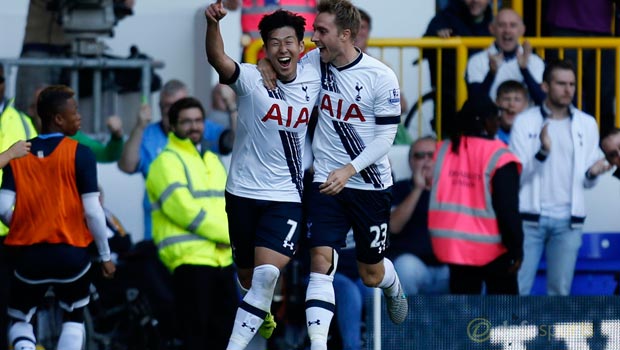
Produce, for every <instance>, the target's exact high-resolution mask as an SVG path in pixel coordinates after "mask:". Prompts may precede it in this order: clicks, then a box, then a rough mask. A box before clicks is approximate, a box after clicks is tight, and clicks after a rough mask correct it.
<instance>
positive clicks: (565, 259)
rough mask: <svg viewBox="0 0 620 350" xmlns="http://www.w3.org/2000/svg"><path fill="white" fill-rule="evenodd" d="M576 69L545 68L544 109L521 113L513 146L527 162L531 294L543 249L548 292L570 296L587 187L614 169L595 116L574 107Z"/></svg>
mask: <svg viewBox="0 0 620 350" xmlns="http://www.w3.org/2000/svg"><path fill="white" fill-rule="evenodd" d="M575 76H576V75H575V69H574V67H573V65H572V63H571V62H570V61H565V60H560V61H552V62H550V63H549V64H548V65H547V67H546V68H545V72H544V74H543V83H542V89H543V91H544V92H545V93H546V94H547V98H546V99H545V100H544V102H543V104H542V105H541V106H540V108H530V109H529V110H527V111H526V112H524V113H522V114H520V115H519V118H517V120H516V121H515V124H514V126H513V127H512V133H511V136H510V149H511V150H512V151H513V152H514V153H515V155H516V156H517V157H519V159H520V160H521V162H522V164H523V171H522V173H521V185H520V186H521V188H520V192H519V211H520V212H521V215H522V218H523V233H524V240H523V251H524V255H523V265H522V266H521V270H520V271H519V292H520V294H521V295H528V294H530V291H531V289H532V285H533V283H534V278H535V277H536V271H537V269H538V264H539V262H540V258H541V255H542V252H543V250H545V256H546V260H547V294H548V295H568V294H569V293H570V290H571V284H572V281H573V273H574V270H575V263H576V261H577V253H578V251H579V247H580V246H581V234H582V227H583V222H584V220H585V217H586V208H585V203H584V189H585V188H590V187H593V186H594V185H595V184H596V178H597V176H598V175H600V174H602V173H604V172H605V171H607V170H609V167H610V165H609V164H608V163H607V162H606V161H605V160H604V159H603V157H602V152H601V150H600V149H599V147H598V142H599V134H598V126H597V125H596V121H595V120H594V118H593V117H592V116H590V115H588V114H585V113H584V112H582V111H580V110H578V109H576V108H575V107H573V106H572V104H571V102H572V101H573V97H574V95H575Z"/></svg>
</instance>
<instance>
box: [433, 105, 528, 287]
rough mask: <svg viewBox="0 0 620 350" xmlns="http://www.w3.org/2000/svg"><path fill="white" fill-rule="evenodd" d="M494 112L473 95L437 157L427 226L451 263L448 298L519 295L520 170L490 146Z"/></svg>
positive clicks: (500, 147)
mask: <svg viewBox="0 0 620 350" xmlns="http://www.w3.org/2000/svg"><path fill="white" fill-rule="evenodd" d="M498 112H499V109H498V108H497V106H496V105H495V103H493V101H492V100H491V99H490V98H489V97H488V95H486V94H484V95H480V96H470V98H469V99H468V100H467V101H466V102H465V104H464V105H463V107H462V109H461V111H460V112H459V114H458V127H457V129H456V130H457V133H455V134H454V135H453V136H452V137H451V139H450V140H446V141H442V142H441V143H440V144H439V147H438V150H437V154H436V156H435V168H434V173H433V186H432V189H431V194H430V204H429V213H428V226H429V230H430V232H431V241H432V244H433V250H434V252H435V255H436V256H437V258H438V259H439V261H441V262H444V263H447V264H449V267H450V292H451V293H454V294H480V293H481V291H482V286H483V283H484V285H485V286H486V293H487V294H518V291H519V290H518V287H517V270H518V269H519V265H520V263H521V258H522V257H523V247H522V245H523V231H522V228H521V217H520V216H519V207H518V206H519V197H518V191H519V171H520V169H521V164H520V162H519V160H518V159H517V157H516V156H514V155H513V154H512V153H511V152H510V151H509V150H508V148H507V147H506V145H504V144H503V143H502V142H501V141H499V140H495V132H496V131H497V128H498Z"/></svg>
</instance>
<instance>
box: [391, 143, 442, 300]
mask: <svg viewBox="0 0 620 350" xmlns="http://www.w3.org/2000/svg"><path fill="white" fill-rule="evenodd" d="M436 145H437V141H436V140H435V139H434V138H432V137H430V136H427V137H421V138H419V139H417V140H416V141H415V142H414V143H413V144H412V145H411V147H410V148H409V167H410V168H411V173H412V176H411V179H407V180H401V181H398V182H396V183H395V184H394V187H392V193H393V195H394V199H393V201H392V215H391V217H390V233H391V236H390V241H391V242H390V250H389V252H388V253H389V255H390V257H391V258H392V259H393V261H394V268H395V269H396V272H398V275H399V276H400V277H401V283H402V284H403V288H404V289H405V292H406V293H407V294H408V295H415V294H444V293H448V292H449V291H450V288H449V276H450V271H449V269H448V266H447V265H445V264H444V263H442V262H440V261H439V260H437V257H436V256H435V253H434V252H433V247H432V245H431V237H430V233H429V231H428V202H429V198H430V188H431V184H432V183H431V181H432V176H433V165H434V163H433V154H434V153H435V148H436Z"/></svg>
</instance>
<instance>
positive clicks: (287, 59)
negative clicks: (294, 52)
mask: <svg viewBox="0 0 620 350" xmlns="http://www.w3.org/2000/svg"><path fill="white" fill-rule="evenodd" d="M278 63H280V65H281V66H282V67H284V68H287V67H288V66H290V65H291V58H290V57H282V58H278Z"/></svg>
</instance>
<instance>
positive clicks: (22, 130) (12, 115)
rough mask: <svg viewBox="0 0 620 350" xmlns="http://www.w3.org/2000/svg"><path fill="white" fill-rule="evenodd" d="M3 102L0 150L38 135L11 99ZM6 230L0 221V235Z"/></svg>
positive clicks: (0, 122) (0, 174)
mask: <svg viewBox="0 0 620 350" xmlns="http://www.w3.org/2000/svg"><path fill="white" fill-rule="evenodd" d="M1 98H2V97H1V96H0V99H1ZM5 103H6V105H5V106H4V110H3V111H2V114H0V152H4V151H6V150H7V149H9V147H11V146H12V145H13V144H14V143H15V142H17V141H20V140H29V139H32V138H35V137H37V135H38V134H37V130H36V129H35V127H34V125H33V123H32V120H31V119H30V117H29V116H27V115H26V114H24V113H22V112H20V111H18V110H17V109H15V107H13V100H12V99H11V100H8V101H5ZM0 184H2V169H0ZM8 232H9V229H8V227H6V226H4V224H3V223H1V222H0V236H6V234H7V233H8Z"/></svg>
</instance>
